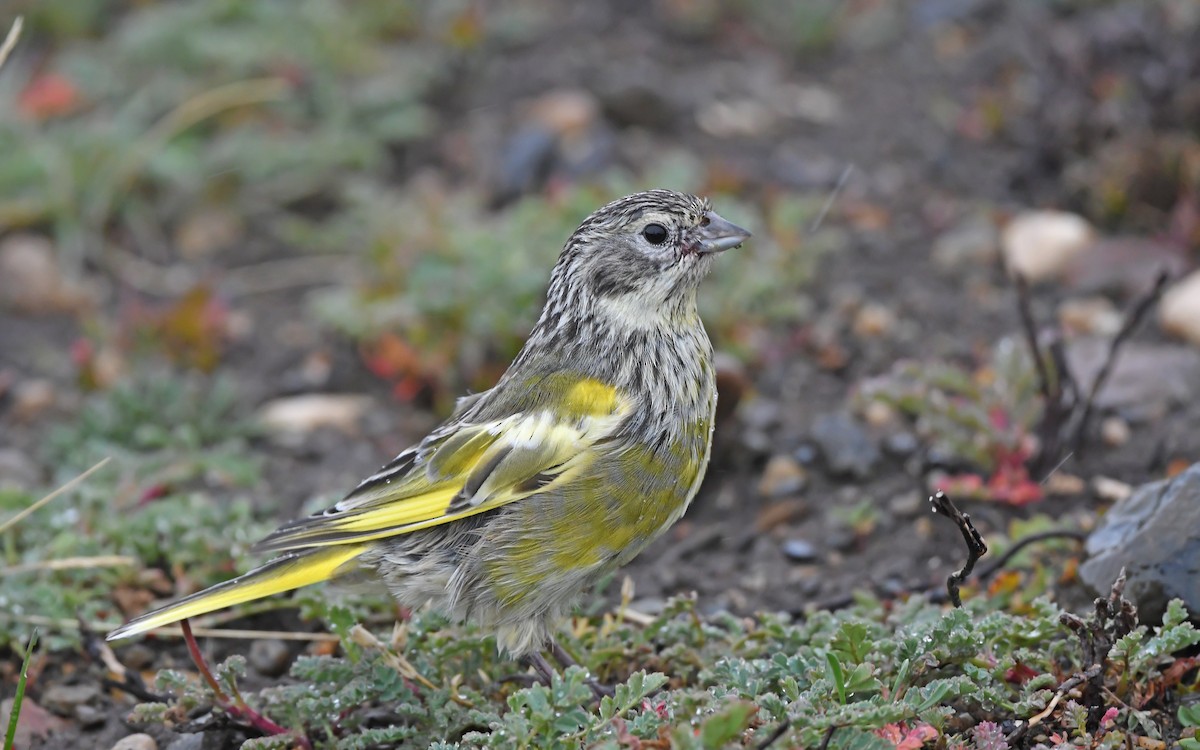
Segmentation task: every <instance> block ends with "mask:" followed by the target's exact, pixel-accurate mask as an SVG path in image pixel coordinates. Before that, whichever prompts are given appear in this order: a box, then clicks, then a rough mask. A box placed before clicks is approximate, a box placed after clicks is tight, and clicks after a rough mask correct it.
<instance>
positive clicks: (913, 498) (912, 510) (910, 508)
mask: <svg viewBox="0 0 1200 750" xmlns="http://www.w3.org/2000/svg"><path fill="white" fill-rule="evenodd" d="M888 510H890V511H891V512H892V513H893V514H895V515H897V516H906V517H911V516H915V515H917V514H918V513H921V512H922V511H924V510H925V499H924V498H923V497H922V496H921V493H919V492H906V493H904V494H902V495H896V496H895V497H893V498H892V499H891V500H889V501H888Z"/></svg>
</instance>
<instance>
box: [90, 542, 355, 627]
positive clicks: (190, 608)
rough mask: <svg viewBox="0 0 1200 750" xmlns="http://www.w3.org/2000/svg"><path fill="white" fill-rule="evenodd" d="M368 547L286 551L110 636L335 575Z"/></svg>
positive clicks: (160, 624)
mask: <svg viewBox="0 0 1200 750" xmlns="http://www.w3.org/2000/svg"><path fill="white" fill-rule="evenodd" d="M365 549H366V546H365V545H361V544H357V545H338V546H335V547H323V548H319V549H315V550H311V551H308V550H306V551H303V552H294V553H291V554H288V555H284V556H283V557H279V558H276V559H274V560H272V561H271V562H269V563H267V564H266V565H263V566H262V567H260V568H255V569H254V570H252V571H250V572H249V573H246V574H245V575H241V576H238V577H237V578H234V579H233V580H231V581H225V582H224V583H218V584H217V585H216V586H213V587H211V588H207V589H205V590H204V591H198V592H196V593H195V594H192V595H191V596H187V597H184V598H183V599H180V600H179V601H177V602H175V603H174V604H168V605H167V606H165V607H163V608H162V609H157V610H154V611H153V612H147V613H146V614H144V615H142V616H141V617H136V618H134V619H133V620H130V621H129V622H128V623H126V624H125V625H122V626H121V627H119V628H117V629H116V630H114V631H113V632H111V633H109V634H108V640H110V641H112V640H116V639H118V638H127V637H129V636H131V635H137V634H138V633H145V632H146V631H148V630H153V629H154V628H157V627H162V626H163V625H170V624H171V623H173V622H178V621H180V620H183V619H186V618H188V617H195V616H197V615H202V614H205V613H208V612H213V611H215V610H218V609H224V608H226V607H232V606H233V605H235V604H242V603H244V602H249V601H253V600H255V599H262V598H263V597H266V596H271V595H272V594H280V593H283V592H284V591H291V590H292V589H298V588H300V587H301V586H307V585H309V584H310V583H317V582H319V581H325V580H328V579H330V578H334V577H336V576H338V575H340V574H342V573H343V572H345V571H346V570H347V569H348V568H350V567H351V566H350V565H349V563H352V562H353V561H354V559H355V558H357V557H358V556H359V555H360V554H362V552H363V550H365Z"/></svg>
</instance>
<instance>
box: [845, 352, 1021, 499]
mask: <svg viewBox="0 0 1200 750" xmlns="http://www.w3.org/2000/svg"><path fill="white" fill-rule="evenodd" d="M855 400H856V403H857V404H858V405H859V407H860V408H861V407H862V406H863V405H865V404H866V403H868V402H870V401H878V402H882V403H884V404H887V405H888V406H890V407H892V408H894V409H896V410H897V411H899V412H900V413H902V414H904V415H905V416H907V417H909V418H911V419H912V420H913V421H914V423H915V426H916V429H917V431H918V432H919V433H920V434H921V435H922V436H923V437H924V438H925V439H926V440H928V441H929V442H930V444H931V445H932V446H933V447H934V448H935V449H937V450H938V451H939V452H941V453H942V454H943V455H946V456H950V457H953V458H956V459H957V460H959V461H961V462H965V463H966V464H968V465H969V466H971V467H973V470H972V471H971V472H968V473H964V474H959V475H956V476H951V477H947V478H946V480H945V481H944V482H943V486H942V487H941V488H940V489H943V490H945V491H946V492H947V493H948V494H952V495H957V496H968V497H976V498H982V499H991V500H996V501H1000V502H1006V503H1009V504H1012V505H1024V504H1026V503H1030V502H1034V501H1036V500H1040V499H1041V497H1042V488H1041V486H1040V485H1039V484H1038V483H1037V482H1034V481H1031V479H1030V477H1029V473H1028V470H1027V469H1026V464H1027V462H1028V461H1029V460H1030V458H1031V457H1032V455H1033V450H1034V443H1033V431H1034V428H1035V427H1036V425H1037V423H1038V420H1039V419H1040V418H1041V414H1042V401H1041V396H1040V393H1039V390H1038V381H1037V373H1036V371H1035V369H1034V367H1033V363H1032V361H1031V359H1030V357H1029V354H1028V351H1027V350H1026V349H1025V348H1024V346H1023V345H1022V344H1021V342H1020V340H1018V339H1015V338H1004V339H1001V340H1000V341H999V342H997V344H996V346H995V347H994V348H993V349H992V352H991V356H990V358H989V359H988V361H986V362H985V363H983V364H982V365H981V366H980V367H978V368H977V369H974V370H970V369H967V368H964V367H962V366H959V365H954V364H950V363H945V362H901V363H899V364H897V365H896V366H894V367H893V368H892V371H891V372H890V373H888V374H887V375H885V376H882V377H879V378H876V379H873V380H870V381H867V382H866V383H864V384H863V385H862V387H861V388H860V389H859V392H858V393H857V394H856V395H855ZM975 472H978V473H975Z"/></svg>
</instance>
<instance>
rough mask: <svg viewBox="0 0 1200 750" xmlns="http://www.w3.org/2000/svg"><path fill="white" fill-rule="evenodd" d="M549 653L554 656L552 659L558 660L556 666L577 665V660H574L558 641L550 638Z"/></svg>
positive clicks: (564, 667)
mask: <svg viewBox="0 0 1200 750" xmlns="http://www.w3.org/2000/svg"><path fill="white" fill-rule="evenodd" d="M550 655H551V656H553V657H554V661H556V662H558V666H560V667H562V668H563V669H566V668H567V667H578V666H579V662H577V661H575V659H574V658H572V656H571V655H570V654H568V653H567V650H566V649H565V648H563V647H562V646H560V645H558V641H556V640H554V639H553V638H551V639H550Z"/></svg>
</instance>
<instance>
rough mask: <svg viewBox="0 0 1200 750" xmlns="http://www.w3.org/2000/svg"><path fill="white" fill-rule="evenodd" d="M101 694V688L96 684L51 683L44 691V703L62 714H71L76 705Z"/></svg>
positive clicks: (80, 704)
mask: <svg viewBox="0 0 1200 750" xmlns="http://www.w3.org/2000/svg"><path fill="white" fill-rule="evenodd" d="M98 695H100V688H98V687H96V686H95V685H89V684H86V683H85V684H82V685H51V686H50V687H48V688H46V691H45V692H44V693H42V705H43V706H45V707H46V708H48V709H50V710H51V711H54V712H55V713H59V714H62V715H63V716H71V715H73V714H74V713H75V708H76V706H82V705H83V704H85V703H88V702H90V701H91V700H93V699H94V698H96V697H97V696H98Z"/></svg>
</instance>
